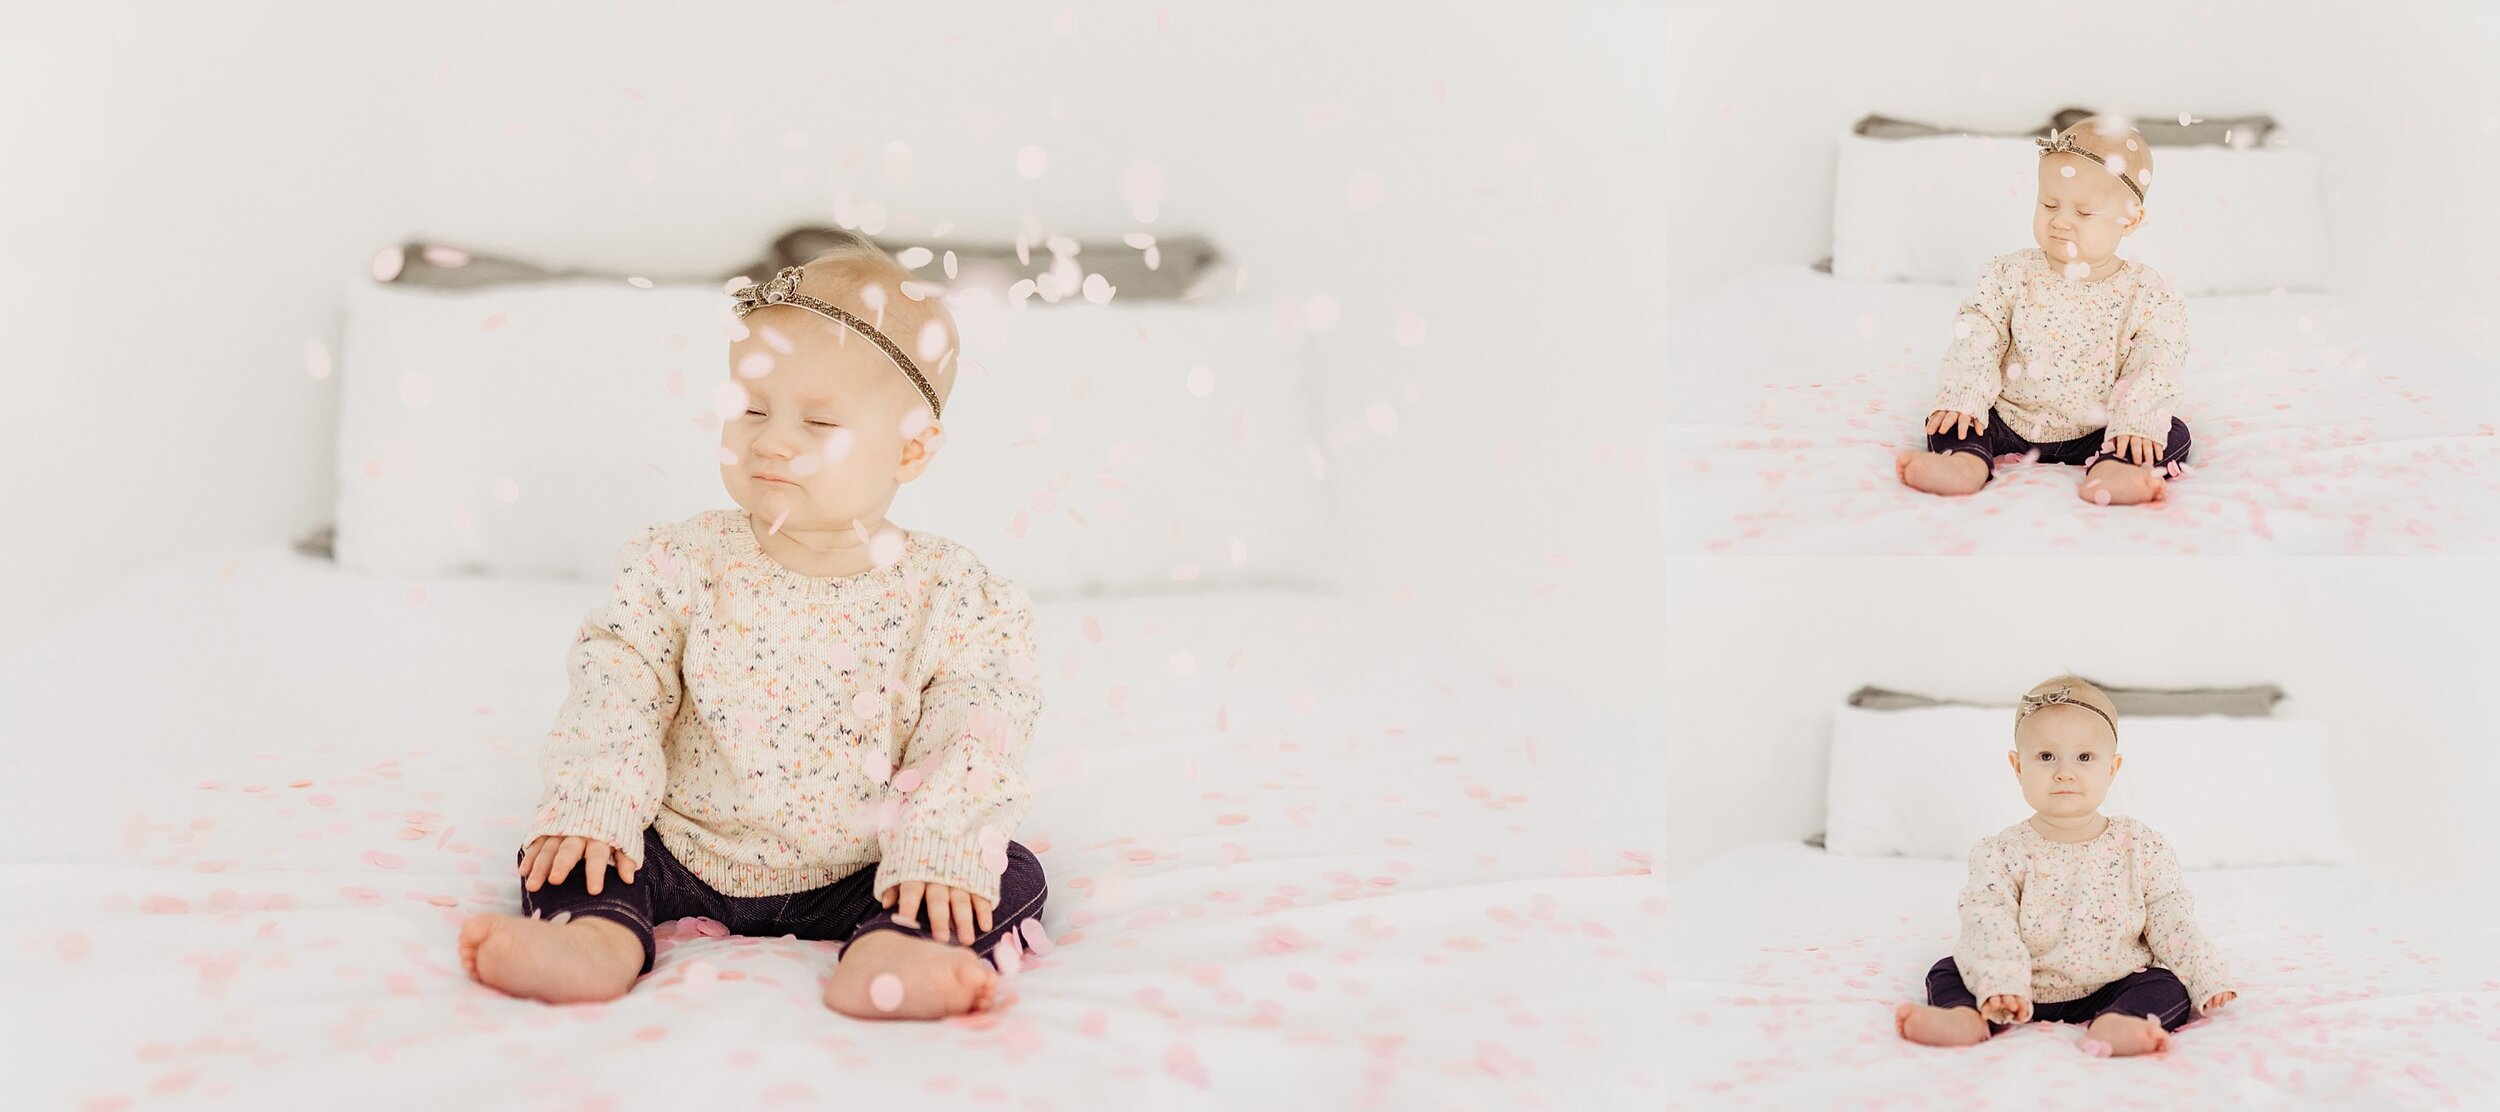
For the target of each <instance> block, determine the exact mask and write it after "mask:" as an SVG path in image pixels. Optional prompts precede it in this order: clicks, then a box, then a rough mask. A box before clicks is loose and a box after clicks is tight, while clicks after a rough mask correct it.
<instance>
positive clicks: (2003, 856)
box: [1953, 815, 2235, 1015]
mask: <svg viewBox="0 0 2500 1112" xmlns="http://www.w3.org/2000/svg"><path fill="white" fill-rule="evenodd" d="M1960 907H1961V913H1962V935H1961V938H1960V939H1959V940H1958V941H1956V942H1955V944H1954V947H1953V961H1954V964H1955V965H1956V966H1957V967H1958V968H1960V970H1961V973H1962V983H1963V984H1964V985H1965V986H1966V987H1968V988H1969V989H1970V991H1971V994H1972V995H1974V996H1977V997H1978V998H1980V999H1981V1000H1986V999H1987V998H1989V997H1991V996H1997V995H2006V996H2021V997H2025V998H2028V999H2029V1000H2031V1001H2032V1002H2033V1003H2035V1004H2054V1003H2058V1002H2061V1001H2066V1000H2079V999H2082V998H2083V997H2086V996H2090V995H2092V994H2093V993H2094V992H2097V991H2099V990H2100V988H2101V986H2102V985H2106V984H2108V983H2110V982H2111V981H2115V980H2117V979H2119V978H2121V977H2124V976H2126V975H2127V974H2129V973H2133V972H2135V971H2136V970H2139V969H2143V968H2147V967H2150V966H2154V965H2159V966H2161V967H2162V968H2164V969H2167V970H2169V971H2171V972H2172V973H2175V974H2177V975H2178V977H2179V980H2180V981H2181V982H2182V983H2184V984H2186V985H2187V990H2188V1001H2189V1006H2190V1007H2193V1008H2195V1009H2196V1010H2197V1014H2199V1015H2202V1014H2204V1007H2205V1002H2206V1001H2207V1000H2210V999H2212V998H2213V996H2214V994H2215V993H2219V992H2229V991H2235V986H2234V985H2233V984H2232V981H2231V973H2230V969H2229V967H2228V966H2227V965H2225V964H2224V962H2223V960H2222V955H2221V953H2220V952H2219V951H2217V950H2215V949H2214V947H2213V945H2212V944H2211V943H2209V942H2207V941H2206V940H2205V935H2204V932H2203V931H2200V930H2198V929H2197V927H2196V900H2195V898H2194V897H2192V896H2190V895H2189V894H2188V889H2187V879H2186V877H2185V876H2184V875H2183V873H2182V870H2181V869H2180V866H2179V855H2178V854H2177V853H2175V852H2173V851H2172V850H2171V848H2170V843H2169V842H2167V841H2165V840H2163V838H2162V836H2161V835H2160V834H2159V833H2157V832H2155V831H2154V830H2153V828H2151V827H2149V826H2146V825H2144V824H2143V823H2140V822H2137V821H2136V820H2134V819H2132V818H2128V817H2126V816H2124V815H2113V816H2110V817H2109V822H2108V824H2107V826H2106V827H2105V828H2104V829H2103V830H2102V831H2101V834H2100V836H2099V837H2096V838H2093V839H2091V840H2090V841H2084V842H2054V841H2050V840H2049V839H2048V838H2045V837H2043V836H2041V834H2040V832H2039V831H2037V830H2034V829H2032V826H2031V823H2030V822H2028V821H2024V822H2018V823H2015V824H2014V825H2012V826H2009V827H2006V828H2005V829H2003V830H2001V831H1998V832H1997V833H1995V834H1991V835H1989V836H1988V837H1987V838H1986V839H1984V840H1982V841H1981V842H1980V843H1979V844H1978V845H1977V846H1974V847H1972V849H1971V853H1970V876H1969V879H1967V880H1966V881H1965V882H1964V883H1963V885H1962V896H1961V900H1960Z"/></svg>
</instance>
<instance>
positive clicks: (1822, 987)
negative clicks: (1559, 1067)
mask: <svg viewBox="0 0 2500 1112" xmlns="http://www.w3.org/2000/svg"><path fill="white" fill-rule="evenodd" d="M1962 878H1963V865H1962V864H1961V863H1959V862H1952V861H1934V860H1905V859H1866V858H1845V857H1834V856H1831V855H1829V854H1826V853H1824V852H1823V851H1822V850H1820V849H1815V848H1811V847H1808V846H1805V845H1802V844H1798V843H1794V842H1775V843H1762V844H1757V845H1752V846H1747V847H1743V848H1740V849H1737V850H1733V851H1730V852H1728V853H1725V854H1721V855H1720V856H1718V857H1716V858H1713V859H1712V860H1710V861H1709V862H1706V863H1704V864H1703V865H1702V866H1700V867H1699V868H1697V869H1695V870H1694V871H1692V872H1690V873H1687V874H1685V875H1683V876H1679V877H1676V878H1674V879H1673V880H1672V881H1671V882H1669V884H1668V900H1669V902H1670V904H1671V906H1672V908H1673V914H1672V915H1671V924H1670V927H1669V929H1668V931H1667V934H1666V938H1665V940H1664V943H1663V945H1662V946H1661V949H1662V950H1663V951H1664V957H1663V960H1664V961H1665V962H1666V964H1667V982H1666V984H1665V986H1664V996H1665V1000H1666V1003H1665V1016H1664V1019H1663V1023H1664V1024H1665V1028H1666V1030H1665V1033H1664V1038H1663V1039H1662V1040H1661V1043H1662V1045H1664V1046H1666V1047H1668V1048H1670V1050H1669V1058H1668V1063H1667V1069H1668V1073H1669V1075H1670V1077H1671V1079H1672V1080H1671V1082H1670V1085H1671V1088H1672V1091H1673V1095H1672V1096H1671V1098H1670V1101H1669V1106H1670V1107H1748V1108H1829V1107H1841V1106H1843V1105H1846V1106H1849V1107H1868V1108H1871V1107H1884V1108H1895V1109H1912V1108H1939V1109H1957V1110H1958V1109H1968V1108H1973V1107H1985V1108H2022V1109H2039V1110H2051V1109H2094V1110H2102V1109H2112V1108H2224V1107H2246V1108H2374V1109H2377V1108H2384V1109H2394V1108H2443V1107H2444V1108H2490V1107H2494V1106H2495V1102H2500V928H2496V927H2495V926H2494V925H2493V922H2494V920H2493V919H2492V918H2491V916H2492V913H2493V912H2494V911H2495V910H2500V901H2495V900H2493V899H2492V898H2491V897H2490V896H2489V895H2488V894H2487V893H2471V892H2467V893H2443V894H2442V896H2441V898H2440V899H2438V900H2437V901H2434V902H2433V903H2432V904H2431V905H2430V906H2420V905H2419V903H2418V901H2417V899H2416V898H2415V897H2414V896H2411V895H2408V894H2406V893H2405V891H2404V890H2401V889H2399V888H2398V887H2397V886H2395V885H2391V884H2388V883H2386V882H2384V881H2382V880H2380V879H2379V878H2378V877H2377V875H2376V874H2374V873H2372V872H2370V871H2368V870H2365V869H2362V868H2358V867H2336V866H2296V867H2283V868H2266V869H2214V870H2197V871H2192V872H2190V873H2188V887H2189V890H2190V891H2191V892H2193V893H2194V894H2195V897H2196V904H2197V921H2198V923H2199V924H2200V925H2201V926H2202V927H2203V929H2204V931H2205V933H2206V936H2207V937H2208V938H2210V939H2211V940H2212V941H2213V942H2214V944H2215V945H2216V946H2218V947H2219V948H2220V949H2221V951H2222V953H2223V956H2224V958H2225V959H2226V960H2227V961H2229V962H2230V965H2231V968H2232V972H2233V974H2234V976H2235V977H2236V978H2237V980H2238V984H2239V992H2240V995H2239V998H2238V999H2237V1000H2234V1001H2232V1002H2231V1004H2230V1005H2228V1006H2227V1007H2225V1008H2224V1009H2223V1010H2222V1011H2220V1012H2219V1013H2217V1014H2215V1015H2214V1016H2212V1017H2210V1018H2207V1019H2204V1020H2199V1021H2197V1022H2195V1023H2192V1024H2190V1025H2189V1026H2188V1027H2186V1028H2184V1029H2182V1030H2181V1031H2179V1032H2178V1033H2177V1035H2176V1036H2175V1037H2174V1039H2173V1041H2172V1043H2171V1048H2170V1049H2169V1050H2167V1051H2165V1052H2163V1053H2162V1054H2159V1055H2151V1056H2147V1057H2143V1058H2135V1059H2098V1058H2092V1057H2089V1056H2087V1055H2085V1054H2083V1053H2082V1052H2081V1051H2080V1050H2078V1049H2077V1046H2076V1044H2077V1042H2078V1041H2079V1040H2080V1038H2081V1037H2082V1031H2083V1028H2082V1027H2080V1026H2076V1025H2071V1024H2058V1023H2034V1024H2026V1025H2023V1026H2019V1027H2016V1028H2014V1029H2012V1030H2010V1031H2007V1032H2005V1033H2004V1034H2001V1035H1999V1036H1997V1037H1996V1038H1994V1039H1991V1040H1989V1041H1988V1042H1986V1043H1983V1044H1981V1045H1979V1046H1975V1047H1960V1048H1940V1047H1923V1046H1917V1045H1914V1044H1911V1043H1908V1042H1904V1041H1902V1040H1901V1039H1900V1038H1899V1037H1898V1036H1897V1035H1896V1034H1895V1033H1894V1030H1893V1025H1892V1009H1893V1007H1894V1005H1895V1004H1898V1003H1900V1002H1902V1001H1911V1000H1916V1001H1924V1000H1925V999H1926V995H1925V992H1926V988H1925V986H1926V976H1927V970H1928V967H1929V966H1931V965H1933V964H1935V962H1936V960H1937V959H1939V958H1942V957H1944V956H1946V955H1947V954H1950V953H1951V952H1952V950H1953V941H1954V937H1955V933H1956V930H1957V925H1956V919H1955V913H1954V896H1955V894H1956V893H1957V892H1958V891H1959V889H1960V887H1961V883H1962Z"/></svg>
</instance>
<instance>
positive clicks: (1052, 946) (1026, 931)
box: [1017, 917, 1059, 957]
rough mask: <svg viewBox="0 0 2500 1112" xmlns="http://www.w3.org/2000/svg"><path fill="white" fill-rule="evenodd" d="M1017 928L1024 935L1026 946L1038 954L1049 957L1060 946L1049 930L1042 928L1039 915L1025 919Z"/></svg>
mask: <svg viewBox="0 0 2500 1112" xmlns="http://www.w3.org/2000/svg"><path fill="white" fill-rule="evenodd" d="M1017 930H1018V931H1019V932H1020V933H1022V934H1023V935H1024V948H1025V949H1028V950H1031V951H1033V952H1034V953H1036V954H1039V955H1041V956H1043V957H1049V956H1050V952H1051V951H1053V950H1056V949H1058V948H1059V944H1058V943H1056V942H1053V941H1051V940H1050V934H1049V932H1047V931H1044V930H1043V929H1042V921H1041V919H1040V918H1039V917H1035V918H1031V919H1027V920H1025V921H1024V925H1023V926H1022V927H1019V928H1017Z"/></svg>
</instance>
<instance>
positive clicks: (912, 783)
mask: <svg viewBox="0 0 2500 1112" xmlns="http://www.w3.org/2000/svg"><path fill="white" fill-rule="evenodd" d="M919 786H920V770H919V769H916V768H907V769H904V770H903V771H901V772H897V773H895V774H894V790H895V791H898V792H901V793H903V794H905V795H910V794H911V793H912V790H913V789H915V788H918V787H919Z"/></svg>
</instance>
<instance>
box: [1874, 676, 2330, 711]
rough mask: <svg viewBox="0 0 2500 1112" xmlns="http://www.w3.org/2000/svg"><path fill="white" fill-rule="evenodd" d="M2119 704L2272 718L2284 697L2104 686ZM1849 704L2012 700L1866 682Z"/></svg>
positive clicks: (1880, 706)
mask: <svg viewBox="0 0 2500 1112" xmlns="http://www.w3.org/2000/svg"><path fill="white" fill-rule="evenodd" d="M2101 690H2103V691H2106V692H2108V693H2109V697H2110V699H2111V701H2113V702H2116V703H2117V704H2118V713H2119V714H2121V715H2135V716H2139V717H2145V718H2189V717H2194V716H2197V715H2202V714H2220V715H2224V716H2227V717H2232V718H2269V717H2272V716H2273V714H2274V708H2275V707H2276V706H2277V705H2278V704H2280V703H2281V702H2282V701H2283V698H2284V694H2283V688H2282V686H2281V685H2279V684H2271V683H2264V684H2247V685H2241V686H2233V687H2173V688H2156V687H2119V686H2112V685H2107V684H2104V685H2102V686H2101ZM1847 702H1848V705H1850V706H1853V707H1858V708H1860V709H1863V710H1913V709H1916V708H1919V707H1939V706H1963V707H1975V706H2000V705H2001V706H2005V707H2008V708H2010V707H2012V706H2013V704H2011V703H2004V704H1996V703H1974V702H1969V701H1966V700H1961V699H1941V698H1936V697H1934V696H1930V695H1920V694H1917V693H1915V692H1908V691H1894V690H1891V689H1889V688H1883V687H1877V686H1874V685H1873V684H1867V685H1864V686H1861V687H1859V688H1858V689H1857V690H1855V691H1852V692H1850V693H1849V697H1848V699H1847Z"/></svg>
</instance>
